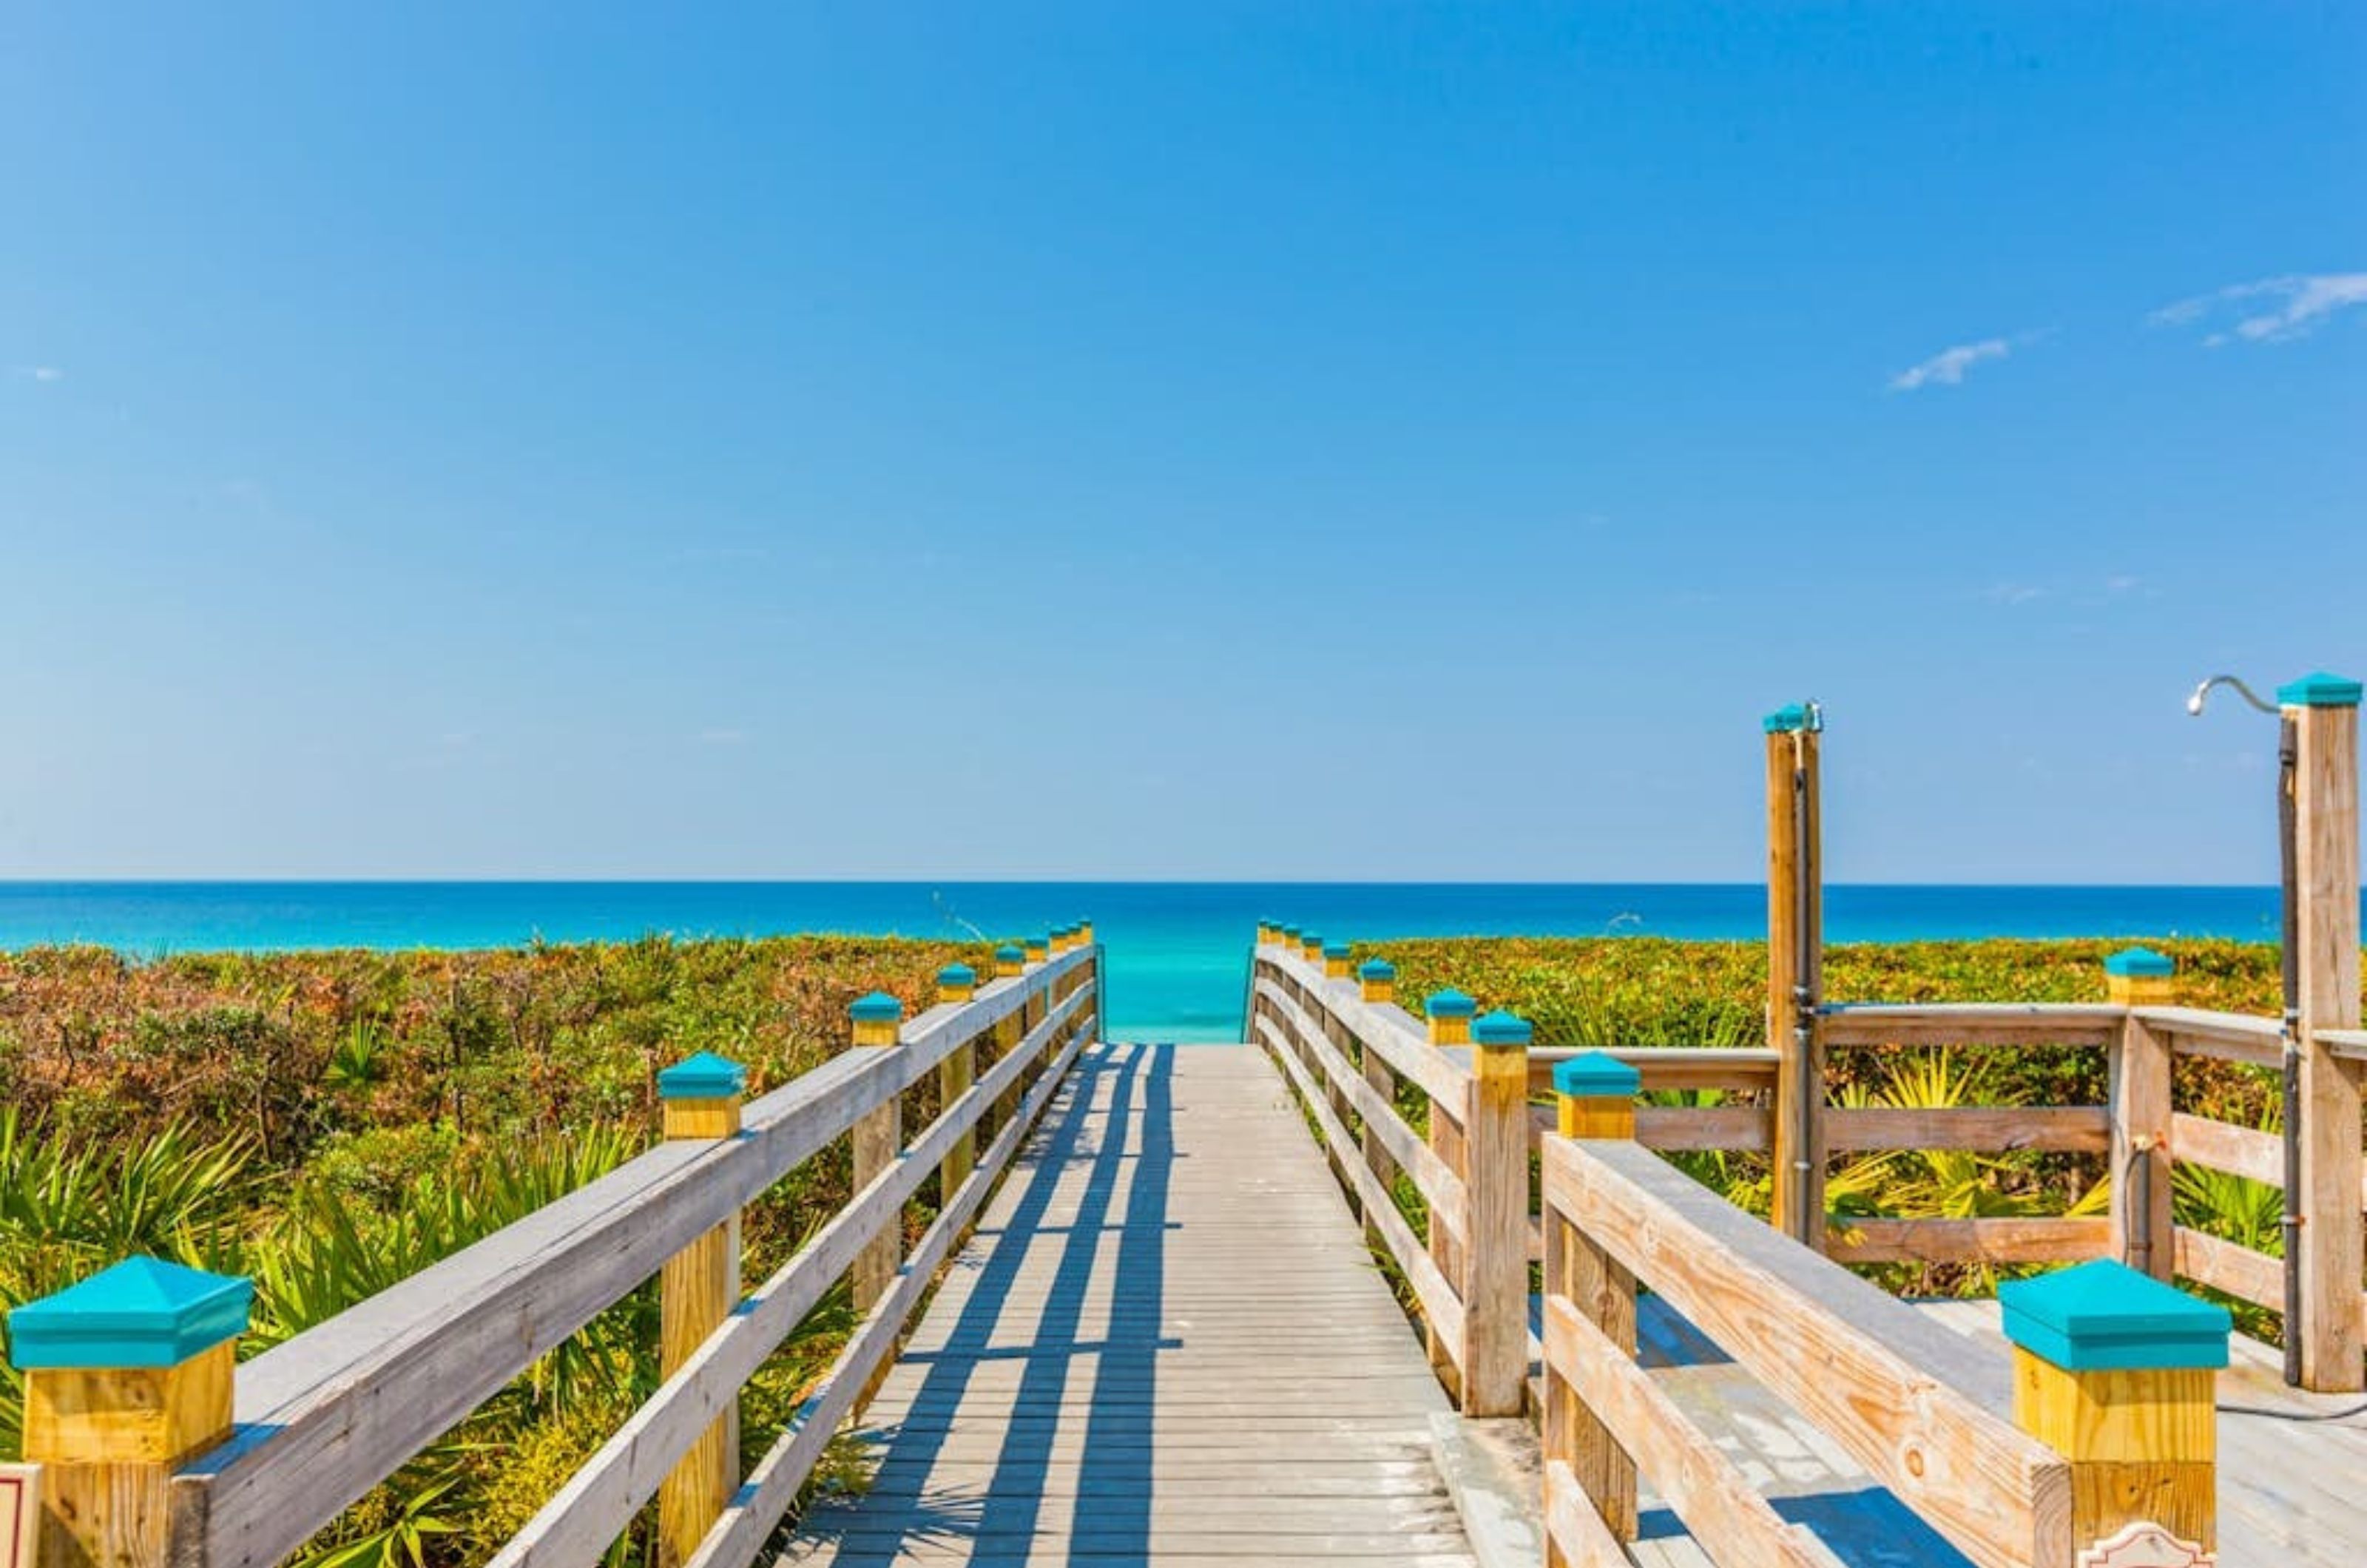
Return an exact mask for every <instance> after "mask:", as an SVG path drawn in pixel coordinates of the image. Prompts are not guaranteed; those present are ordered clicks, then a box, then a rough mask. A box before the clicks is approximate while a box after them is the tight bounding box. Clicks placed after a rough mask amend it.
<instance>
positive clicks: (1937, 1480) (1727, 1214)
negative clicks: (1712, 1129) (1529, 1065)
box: [1546, 1138, 2071, 1568]
mask: <svg viewBox="0 0 2367 1568" xmlns="http://www.w3.org/2000/svg"><path fill="white" fill-rule="evenodd" d="M1546 1193H1547V1200H1546V1201H1547V1202H1548V1203H1549V1204H1550V1205H1551V1206H1552V1207H1554V1208H1556V1209H1559V1210H1560V1211H1562V1212H1563V1213H1568V1214H1569V1215H1571V1216H1572V1217H1573V1218H1574V1219H1575V1220H1576V1222H1577V1223H1578V1224H1580V1227H1581V1228H1582V1229H1584V1230H1585V1231H1586V1233H1587V1234H1588V1235H1590V1236H1591V1237H1592V1238H1593V1239H1594V1240H1595V1241H1596V1242H1597V1243H1598V1244H1600V1245H1601V1246H1602V1247H1604V1249H1605V1250H1607V1251H1608V1252H1610V1253H1611V1254H1612V1255H1613V1256H1614V1257H1615V1258H1618V1259H1619V1260H1620V1261H1621V1262H1622V1263H1623V1264H1625V1266H1626V1267H1627V1268H1628V1269H1630V1270H1631V1271H1632V1272H1633V1273H1634V1274H1635V1275H1636V1277H1637V1280H1639V1281H1640V1282H1642V1283H1643V1284H1645V1285H1647V1286H1648V1287H1649V1288H1650V1289H1652V1290H1653V1291H1654V1292H1657V1293H1659V1294H1660V1295H1662V1296H1664V1297H1665V1298H1667V1300H1668V1302H1669V1303H1670V1305H1671V1306H1673V1307H1675V1308H1676V1310H1677V1311H1679V1312H1680V1313H1682V1314H1684V1316H1685V1317H1686V1318H1688V1319H1690V1320H1691V1321H1692V1322H1693V1324H1695V1325H1698V1326H1699V1328H1700V1329H1701V1331H1702V1332H1703V1333H1704V1334H1706V1335H1707V1336H1708V1337H1710V1338H1711V1339H1713V1340H1715V1341H1716V1343H1717V1344H1718V1345H1719V1346H1720V1347H1721V1348H1724V1349H1725V1350H1726V1351H1727V1354H1729V1355H1731V1356H1733V1357H1734V1358H1735V1359H1737V1360H1738V1361H1739V1362H1741V1363H1742V1364H1743V1365H1744V1366H1745V1367H1746V1368H1748V1369H1749V1370H1750V1372H1751V1373H1752V1375H1753V1376H1755V1377H1756V1378H1757V1379H1758V1380H1759V1381H1760V1382H1762V1383H1764V1384H1765V1385H1766V1386H1767V1387H1768V1388H1769V1389H1770V1390H1772V1391H1773V1392H1774V1393H1777V1394H1778V1395H1779V1396H1780V1397H1782V1398H1784V1400H1786V1401H1788V1402H1789V1403H1790V1404H1793V1405H1794V1406H1795V1408H1797V1409H1798V1410H1799V1411H1800V1412H1801V1413H1802V1414H1803V1415H1805V1416H1807V1417H1808V1419H1809V1420H1810V1421H1812V1422H1814V1423H1815V1424H1816V1425H1817V1426H1818V1427H1819V1428H1820V1429H1821V1430H1822V1431H1823V1432H1825V1433H1826V1434H1827V1435H1828V1436H1829V1437H1830V1438H1831V1439H1832V1440H1833V1441H1834V1442H1835V1443H1836V1444H1838V1445H1839V1446H1840V1448H1841V1449H1843V1450H1846V1451H1847V1452H1849V1453H1850V1454H1851V1455H1852V1457H1854V1458H1855V1459H1856V1460H1857V1461H1858V1462H1859V1463H1861V1464H1863V1465H1864V1466H1865V1467H1866V1468H1867V1469H1868V1470H1870V1471H1872V1472H1874V1474H1875V1475H1876V1476H1878V1477H1879V1478H1880V1479H1881V1480H1882V1482H1883V1483H1884V1484H1886V1485H1887V1486H1888V1487H1889V1488H1890V1489H1891V1490H1892V1491H1893V1492H1895V1493H1897V1495H1898V1496H1899V1498H1900V1500H1901V1501H1903V1502H1905V1503H1906V1504H1907V1505H1908V1506H1909V1507H1911V1508H1913V1509H1915V1511H1916V1512H1918V1513H1920V1514H1921V1515H1922V1516H1923V1517H1925V1518H1927V1519H1929V1520H1931V1522H1932V1523H1933V1524H1934V1525H1935V1526H1937V1527H1938V1528H1940V1529H1942V1530H1943V1531H1945V1532H1946V1533H1947V1535H1948V1536H1949V1538H1950V1539H1951V1540H1954V1541H1955V1542H1956V1544H1957V1545H1958V1546H1959V1548H1960V1549H1962V1550H1963V1551H1965V1553H1966V1554H1967V1555H1968V1556H1970V1557H1972V1558H1973V1559H1974V1560H1975V1561H1976V1562H1981V1563H1984V1564H1993V1565H1995V1568H2024V1565H2026V1564H2028V1563H2031V1562H2067V1561H2068V1560H2069V1555H2070V1540H2069V1531H2070V1524H2071V1496H2070V1472H2069V1469H2068V1467H2067V1465H2066V1464H2065V1463H2064V1461H2062V1460H2061V1459H2060V1458H2059V1457H2057V1456H2056V1455H2055V1454H2054V1453H2053V1452H2051V1451H2050V1450H2047V1449H2045V1448H2044V1446H2043V1445H2041V1444H2039V1443H2036V1442H2034V1441H2033V1440H2032V1439H2031V1438H2028V1437H2026V1436H2024V1435H2023V1434H2022V1432H2021V1431H2019V1430H2018V1429H2016V1427H2014V1426H2013V1423H2012V1417H2011V1415H2010V1411H2011V1391H2010V1382H2009V1371H2008V1368H2007V1366H2006V1363H2005V1361H2004V1359H2002V1358H2000V1357H1997V1356H1994V1355H1987V1354H1983V1353H1980V1352H1978V1351H1976V1350H1975V1349H1974V1348H1972V1347H1971V1346H1969V1345H1967V1344H1966V1343H1965V1341H1963V1340H1962V1339H1959V1338H1957V1337H1955V1336H1954V1335H1952V1334H1950V1333H1949V1332H1948V1331H1947V1330H1946V1329H1944V1328H1942V1327H1941V1326H1940V1325H1936V1324H1933V1323H1931V1322H1930V1321H1928V1320H1926V1319H1924V1318H1922V1317H1921V1316H1920V1315H1919V1314H1917V1313H1916V1312H1915V1310H1914V1309H1913V1308H1912V1307H1909V1306H1907V1305H1905V1304H1904V1303H1900V1302H1897V1301H1895V1300H1893V1299H1892V1298H1891V1297H1889V1296H1887V1295H1886V1294H1884V1293H1883V1292H1881V1291H1879V1290H1877V1289H1876V1288H1875V1287H1874V1286H1873V1285H1871V1284H1868V1283H1867V1282H1866V1281H1864V1280H1860V1279H1858V1278H1857V1277H1856V1276H1854V1275H1852V1274H1851V1273H1850V1272H1849V1271H1848V1270H1847V1269H1842V1268H1840V1266H1838V1265H1837V1264H1834V1263H1832V1262H1830V1261H1829V1260H1828V1259H1825V1258H1820V1257H1818V1256H1817V1255H1816V1254H1815V1253H1813V1252H1811V1251H1809V1250H1807V1249H1806V1248H1805V1247H1798V1246H1796V1245H1795V1244H1794V1243H1792V1242H1790V1241H1789V1240H1787V1239H1786V1238H1785V1237H1784V1236H1782V1235H1777V1234H1776V1233H1775V1232H1774V1231H1772V1229H1770V1228H1769V1227H1767V1226H1766V1225H1764V1224H1761V1223H1760V1222H1758V1221H1757V1220H1755V1219H1752V1218H1751V1217H1750V1216H1749V1215H1747V1214H1745V1213H1742V1212H1741V1211H1739V1210H1738V1209H1736V1208H1734V1207H1733V1206H1732V1205H1730V1204H1728V1203H1727V1201H1725V1200H1724V1199H1723V1198H1721V1197H1719V1196H1718V1195H1716V1193H1713V1192H1711V1191H1709V1190H1706V1189H1704V1188H1703V1187H1701V1186H1700V1185H1698V1184H1697V1183H1695V1182H1693V1180H1691V1179H1689V1178H1687V1177H1686V1176H1684V1175H1683V1173H1682V1172H1680V1171H1677V1170H1674V1169H1672V1168H1670V1167H1669V1166H1668V1165H1667V1164H1666V1163H1664V1162H1663V1161H1662V1160H1661V1159H1660V1158H1659V1156H1657V1155H1654V1154H1652V1153H1650V1152H1649V1151H1648V1150H1645V1149H1640V1148H1636V1147H1633V1146H1632V1145H1620V1144H1603V1143H1595V1144H1578V1143H1572V1142H1570V1141H1569V1140H1567V1139H1562V1138H1555V1139H1552V1140H1549V1141H1548V1142H1547V1144H1546Z"/></svg>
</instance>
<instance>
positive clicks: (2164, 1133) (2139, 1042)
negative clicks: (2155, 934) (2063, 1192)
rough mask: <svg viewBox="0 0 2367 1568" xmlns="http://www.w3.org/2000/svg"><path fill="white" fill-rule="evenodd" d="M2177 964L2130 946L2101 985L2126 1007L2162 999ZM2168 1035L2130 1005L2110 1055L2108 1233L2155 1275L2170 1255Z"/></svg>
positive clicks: (2163, 1276)
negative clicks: (2110, 1183)
mask: <svg viewBox="0 0 2367 1568" xmlns="http://www.w3.org/2000/svg"><path fill="white" fill-rule="evenodd" d="M2176 972H2177V965H2176V964H2172V963H2171V962H2170V961H2169V959H2167V958H2165V957H2163V956H2162V955H2161V954H2160V953H2155V952H2152V951H2150V950H2148V949H2146V948H2142V947H2133V948H2130V949H2128V950H2127V951H2126V952H2124V953H2114V954H2112V956H2111V957H2110V958H2107V959H2105V960H2104V993H2105V995H2106V996H2108V997H2109V998H2112V1001H2113V1002H2114V1003H2115V1004H2117V1005H2119V1006H2121V1007H2125V1008H2132V1009H2135V1008H2140V1007H2161V1006H2166V1005H2168V1004H2169V1002H2170V1001H2171V1000H2172V999H2174V998H2175V996H2176V994H2177V981H2176V979H2175V977H2174V976H2175V975H2176ZM2169 1082H2170V1051H2169V1036H2168V1035H2166V1034H2162V1033H2159V1032H2156V1031H2155V1030H2153V1029H2151V1028H2149V1027H2148V1026H2147V1025H2146V1022H2145V1021H2143V1020H2142V1019H2139V1018H2137V1017H2136V1016H2135V1014H2134V1013H2132V1014H2131V1015H2130V1016H2129V1017H2128V1018H2127V1019H2125V1020H2124V1021H2122V1024H2121V1037H2120V1041H2119V1043H2118V1044H2117V1046H2116V1047H2115V1048H2114V1050H2113V1053H2112V1234H2113V1236H2114V1238H2115V1240H2116V1244H2117V1246H2118V1247H2119V1252H2120V1259H2121V1261H2122V1262H2124V1263H2125V1264H2127V1265H2128V1266H2129V1267H2130V1268H2132V1269H2135V1270H2137V1271H2138V1272H2139V1273H2141V1274H2150V1275H2152V1276H2153V1277H2154V1278H2155V1279H2157V1280H2167V1279H2169V1277H2170V1273H2171V1266H2172V1264H2173V1262H2174V1261H2175V1254H2174V1251H2173V1248H2172V1245H2171V1241H2172V1230H2171V1221H2170V1206H2169V1197H2170V1147H2169V1114H2170V1104H2169Z"/></svg>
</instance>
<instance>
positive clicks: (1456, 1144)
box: [1421, 988, 1477, 1405]
mask: <svg viewBox="0 0 2367 1568" xmlns="http://www.w3.org/2000/svg"><path fill="white" fill-rule="evenodd" d="M1421 1010H1422V1014H1423V1016H1424V1017H1425V1018H1427V1019H1428V1020H1429V1022H1430V1043H1432V1044H1433V1045H1435V1046H1440V1047H1445V1046H1453V1045H1468V1044H1469V1043H1471V1015H1472V1014H1473V1012H1475V1011H1476V1010H1477V1008H1476V1007H1475V1005H1474V1004H1473V1002H1472V1000H1471V998H1469V997H1467V996H1465V995H1464V994H1463V993H1462V992H1460V991H1457V990H1454V989H1452V988H1450V989H1447V990H1444V991H1433V992H1432V993H1431V994H1430V996H1429V997H1428V998H1425V999H1424V1000H1423V1002H1422V1004H1421ZM1465 1098H1466V1101H1468V1098H1469V1097H1468V1094H1467V1095H1466V1097H1465ZM1470 1113H1471V1112H1470V1107H1469V1105H1468V1103H1465V1104H1460V1105H1456V1104H1450V1103H1448V1102H1447V1101H1446V1100H1440V1099H1437V1098H1436V1097H1434V1096H1433V1098H1432V1100H1431V1102H1430V1126H1429V1130H1428V1133H1427V1134H1426V1138H1425V1141H1426V1142H1428V1143H1429V1145H1430V1151H1431V1153H1433V1154H1434V1155H1436V1156H1438V1157H1439V1159H1440V1161H1441V1162H1442V1163H1443V1164H1444V1165H1445V1167H1446V1168H1447V1169H1449V1170H1451V1171H1453V1172H1454V1173H1455V1175H1457V1176H1459V1177H1462V1178H1463V1179H1465V1181H1466V1182H1467V1183H1468V1181H1469V1179H1470V1176H1471V1168H1470V1161H1469V1159H1468V1157H1467V1156H1468V1151H1467V1148H1466V1146H1465V1140H1464V1136H1463V1123H1464V1118H1466V1117H1467V1116H1468V1115H1469V1114H1470ZM1429 1241H1430V1260H1431V1261H1432V1262H1433V1263H1435V1264H1436V1265H1438V1271H1439V1273H1440V1274H1441V1275H1443V1276H1444V1277H1445V1279H1446V1280H1448V1282H1449V1283H1451V1284H1453V1285H1454V1287H1455V1293H1456V1294H1457V1295H1458V1296H1459V1295H1461V1294H1462V1292H1463V1247H1462V1246H1461V1244H1460V1243H1458V1242H1457V1241H1456V1240H1455V1236H1454V1234H1453V1233H1452V1232H1450V1231H1449V1230H1448V1229H1447V1226H1446V1222H1445V1221H1444V1220H1442V1219H1440V1218H1439V1217H1438V1214H1437V1213H1436V1211H1435V1210H1433V1212H1432V1213H1431V1214H1430V1216H1429ZM1423 1337H1424V1339H1425V1340H1426V1341H1427V1342H1428V1344H1429V1347H1430V1365H1431V1369H1432V1370H1433V1371H1435V1372H1437V1374H1438V1381H1439V1382H1442V1383H1444V1384H1445V1385H1446V1392H1447V1393H1449V1394H1450V1395H1452V1396H1453V1397H1454V1399H1455V1404H1458V1405H1460V1404H1462V1403H1463V1387H1464V1377H1463V1368H1464V1365H1465V1362H1464V1356H1465V1348H1464V1347H1463V1346H1461V1345H1450V1344H1448V1343H1447V1342H1446V1341H1445V1340H1444V1339H1442V1338H1440V1337H1439V1334H1438V1329H1437V1326H1436V1325H1424V1329H1423Z"/></svg>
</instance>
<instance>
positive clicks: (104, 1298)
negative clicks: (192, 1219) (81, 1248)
mask: <svg viewBox="0 0 2367 1568" xmlns="http://www.w3.org/2000/svg"><path fill="white" fill-rule="evenodd" d="M254 1303H255V1281H254V1280H242V1279H238V1278H236V1277H234V1276H228V1275H222V1274H208V1273H205V1272H203V1271H202V1270H200V1269H184V1268H182V1267H181V1266H180V1265H179V1264H177V1263H167V1262H165V1261H164V1259H162V1258H125V1259H124V1260H123V1261H122V1262H120V1263H119V1264H117V1265H115V1267H113V1268H112V1269H101V1270H100V1271H99V1272H97V1273H96V1274H93V1275H92V1276H91V1277H90V1278H89V1279H87V1280H84V1281H83V1282H82V1283H80V1284H78V1285H71V1286H68V1287H67V1288H66V1289H64V1290H62V1291H60V1292H58V1293H57V1294H56V1295H54V1296H44V1297H43V1298H41V1299H40V1301H37V1302H28V1303H26V1304H25V1305H23V1306H20V1307H18V1308H17V1310H16V1311H14V1312H12V1313H10V1314H8V1359H9V1360H10V1361H11V1362H13V1363H14V1364H15V1365H16V1366H17V1367H18V1368H20V1369H22V1370H24V1371H32V1370H34V1369H35V1368H44V1367H176V1366H179V1365H180V1364H181V1363H182V1362H183V1361H186V1360H187V1359H189V1358H190V1357H192V1356H194V1355H197V1354H198V1352H199V1351H202V1350H210V1349H212V1348H214V1347H215V1346H217V1345H219V1344H221V1342H222V1341H223V1340H225V1339H235V1338H237V1337H239V1336H240V1335H242V1334H243V1333H245V1332H246V1314H247V1309H248V1308H249V1307H250V1306H252V1305H253V1304H254Z"/></svg>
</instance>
